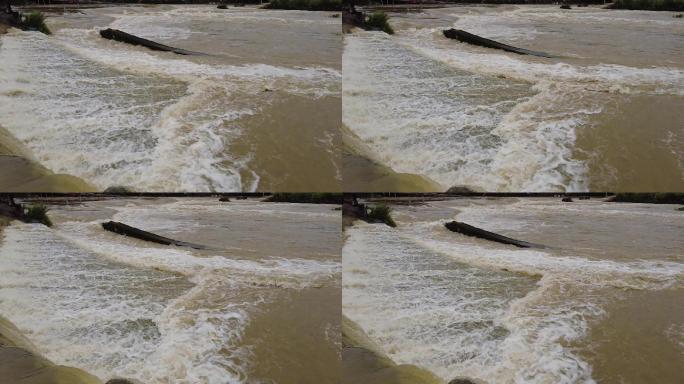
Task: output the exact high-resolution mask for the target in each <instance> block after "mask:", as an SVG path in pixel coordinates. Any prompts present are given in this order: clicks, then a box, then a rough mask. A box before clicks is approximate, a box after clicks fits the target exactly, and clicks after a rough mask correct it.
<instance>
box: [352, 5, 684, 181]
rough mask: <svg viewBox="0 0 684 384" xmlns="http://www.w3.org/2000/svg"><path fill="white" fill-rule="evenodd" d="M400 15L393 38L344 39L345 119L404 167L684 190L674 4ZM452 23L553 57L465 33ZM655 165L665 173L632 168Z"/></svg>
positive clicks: (469, 176) (428, 172) (437, 177)
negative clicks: (467, 39) (497, 46)
mask: <svg viewBox="0 0 684 384" xmlns="http://www.w3.org/2000/svg"><path fill="white" fill-rule="evenodd" d="M391 15H392V17H391V20H390V22H391V23H392V25H393V26H394V28H395V29H396V34H395V35H391V36H390V35H387V34H385V33H382V32H365V31H358V32H354V33H352V34H350V35H347V36H345V39H344V41H345V46H344V54H343V68H344V80H343V84H344V85H343V87H344V90H343V121H344V124H345V125H346V126H347V127H349V128H350V129H351V131H352V132H353V133H354V134H355V135H357V136H358V137H359V138H360V139H361V140H362V141H363V142H364V143H365V144H366V145H367V146H368V147H369V149H370V150H371V152H372V153H373V154H374V155H375V157H376V158H378V159H379V160H380V161H382V162H383V163H385V164H386V165H388V166H390V167H392V168H393V169H394V170H396V171H397V172H409V173H415V174H420V175H423V176H427V177H430V178H431V179H433V180H434V181H436V182H438V183H440V184H441V185H442V187H443V188H444V189H446V188H449V187H451V186H453V185H465V186H470V187H472V188H476V189H482V190H486V191H521V190H525V191H549V190H554V191H555V190H587V189H591V190H614V189H630V190H631V189H634V190H676V189H677V188H679V189H681V187H682V185H683V184H682V183H683V182H684V181H683V180H684V153H683V152H682V148H684V131H683V128H682V127H684V115H683V114H682V111H681V108H679V107H678V106H681V105H682V103H683V102H684V94H683V93H682V90H683V89H684V61H682V59H681V58H682V57H684V50H683V49H684V48H682V44H681V34H682V32H684V27H683V26H682V23H681V22H679V21H678V19H675V18H672V17H671V16H670V14H669V13H667V12H664V13H659V12H636V11H613V10H603V9H595V8H584V9H577V10H573V11H572V12H566V11H563V10H560V9H558V7H557V6H555V5H553V6H495V7H473V6H456V7H451V8H438V9H426V10H424V11H422V12H409V13H396V14H391ZM447 28H458V29H463V30H466V31H468V32H471V33H475V34H478V35H481V36H484V37H487V38H491V39H495V40H498V41H501V42H505V43H508V44H512V45H515V46H519V47H523V48H528V49H534V50H541V51H546V52H549V53H550V54H552V55H554V56H555V58H553V59H545V58H538V57H533V56H521V55H516V54H513V53H507V52H503V51H499V50H494V49H489V48H482V47H477V46H472V45H469V44H466V43H460V42H458V41H456V40H450V39H447V38H445V37H444V36H443V35H442V30H444V29H447ZM626 153H629V154H630V156H626V155H625V154H626ZM625 157H629V158H630V160H625ZM653 167H657V168H658V169H660V170H661V172H660V174H659V175H655V176H653V177H641V178H638V177H635V175H643V174H646V173H648V171H647V169H651V168H653Z"/></svg>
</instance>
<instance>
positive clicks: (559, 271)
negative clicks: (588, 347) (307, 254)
mask: <svg viewBox="0 0 684 384" xmlns="http://www.w3.org/2000/svg"><path fill="white" fill-rule="evenodd" d="M348 236H349V237H348V239H347V241H346V242H345V246H344V249H343V263H344V274H343V286H344V291H343V310H344V312H345V314H347V315H348V316H350V318H352V319H353V320H355V321H357V322H359V324H360V325H361V326H362V327H363V328H364V329H365V330H366V331H368V333H369V335H370V336H371V338H373V339H375V340H377V341H378V342H379V343H380V344H381V345H382V346H383V347H384V348H385V349H386V350H387V352H388V353H389V354H390V355H391V357H393V358H394V359H395V360H396V361H397V362H399V363H411V364H417V365H419V366H423V367H425V368H427V369H430V370H431V371H433V372H435V373H436V374H437V375H439V376H440V377H442V378H443V379H444V380H447V381H448V380H451V379H452V378H454V377H455V376H460V375H465V376H472V377H478V378H481V379H483V380H485V381H487V382H492V383H593V382H594V380H593V378H592V375H591V366H590V365H589V364H588V363H587V362H586V361H584V360H583V359H582V358H581V357H579V356H578V355H577V354H576V353H575V352H574V351H573V350H572V349H571V348H569V347H568V344H570V343H572V342H573V341H579V340H582V338H583V337H584V336H585V335H586V333H587V330H588V324H589V321H590V320H593V319H597V318H600V317H601V316H603V315H604V312H603V309H602V300H603V297H602V296H601V295H600V294H599V290H600V289H602V288H618V289H664V288H668V287H672V286H675V285H678V284H681V283H682V280H683V279H684V264H682V263H675V262H667V261H634V262H615V261H610V260H591V259H588V258H585V257H582V256H573V257H561V256H558V255H554V254H552V253H550V252H543V251H535V250H519V249H513V248H512V247H507V246H495V245H491V244H489V243H487V242H483V241H481V240H478V239H473V238H469V237H466V236H461V235H458V234H454V233H451V232H449V231H448V230H446V229H445V228H444V227H443V223H442V222H417V223H402V222H399V227H398V228H397V229H394V230H393V229H390V228H389V227H386V226H383V225H371V224H355V226H354V227H352V228H350V229H349V230H348ZM390 297H391V299H390Z"/></svg>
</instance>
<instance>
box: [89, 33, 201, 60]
mask: <svg viewBox="0 0 684 384" xmlns="http://www.w3.org/2000/svg"><path fill="white" fill-rule="evenodd" d="M100 36H102V37H104V38H105V39H109V40H116V41H120V42H123V43H128V44H132V45H142V46H143V47H147V48H149V49H151V50H154V51H165V52H173V53H177V54H179V55H205V53H201V52H193V51H188V50H185V49H181V48H174V47H170V46H168V45H164V44H160V43H157V42H155V41H152V40H147V39H143V38H142V37H138V36H135V35H131V34H130V33H126V32H123V31H120V30H118V29H111V28H107V29H103V30H101V31H100Z"/></svg>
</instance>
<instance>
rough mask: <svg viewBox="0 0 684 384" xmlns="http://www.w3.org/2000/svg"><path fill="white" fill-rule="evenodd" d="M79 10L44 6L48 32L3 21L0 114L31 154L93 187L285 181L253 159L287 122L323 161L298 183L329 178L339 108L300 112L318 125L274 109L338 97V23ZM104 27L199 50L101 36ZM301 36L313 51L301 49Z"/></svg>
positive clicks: (292, 15) (235, 13) (251, 15)
mask: <svg viewBox="0 0 684 384" xmlns="http://www.w3.org/2000/svg"><path fill="white" fill-rule="evenodd" d="M82 12H84V14H81V13H73V14H66V15H63V16H55V17H50V18H48V25H49V26H50V27H51V28H52V29H53V30H54V32H55V33H54V35H52V36H45V35H42V34H40V33H32V32H21V31H16V30H14V31H12V32H10V33H9V34H7V35H5V36H3V37H2V39H0V61H1V62H2V66H1V67H0V125H1V126H3V127H5V128H6V129H7V130H8V131H10V132H11V133H12V134H13V135H14V136H15V137H17V138H18V139H19V140H20V141H21V142H23V143H24V144H25V145H26V146H27V147H28V149H29V150H30V152H31V154H32V155H33V157H35V159H36V160H37V161H38V162H39V163H41V164H42V165H44V166H46V167H47V168H49V169H50V170H52V171H53V172H55V173H66V174H71V175H74V176H78V177H80V178H82V179H84V180H85V181H86V182H89V183H91V184H92V185H94V186H95V187H96V188H98V189H100V190H101V189H105V188H107V187H109V186H112V185H124V186H129V187H132V188H134V189H136V190H144V191H176V190H183V191H208V190H221V191H241V190H246V191H251V190H255V189H257V188H260V187H261V188H267V189H268V188H271V186H272V185H274V184H276V185H277V183H278V182H282V180H276V178H277V177H278V175H276V174H275V172H272V171H271V170H270V169H269V167H268V164H264V162H265V161H263V160H261V159H262V158H263V159H267V158H268V159H271V158H273V157H274V156H275V155H276V153H273V151H274V149H272V148H270V147H268V146H267V145H265V144H264V143H263V140H262V139H260V137H261V136H260V135H262V136H263V135H265V134H264V133H261V132H274V133H273V134H274V135H275V134H278V133H279V130H278V129H276V126H277V125H285V126H286V128H287V129H288V130H289V131H290V132H291V135H293V136H295V137H298V136H297V132H300V131H301V132H302V135H305V136H306V137H307V140H300V142H299V150H300V153H303V154H305V156H316V157H317V158H318V159H319V160H320V163H321V167H326V169H327V168H330V169H332V171H329V172H328V174H327V177H320V178H318V179H317V180H314V181H312V185H311V186H308V188H309V189H311V190H317V189H331V190H334V189H339V186H338V187H337V188H335V187H334V186H335V183H336V180H335V177H336V174H335V172H334V169H335V168H336V166H337V164H336V163H337V158H336V156H335V153H336V148H335V145H336V141H335V138H336V131H335V130H336V127H337V125H338V122H339V107H337V108H335V107H333V108H332V109H327V112H329V113H330V115H331V116H329V117H327V119H328V120H325V118H321V117H319V116H318V115H309V118H310V119H311V120H314V121H316V120H318V123H313V126H315V127H316V129H317V131H314V132H308V131H307V132H306V133H304V131H305V130H307V128H306V127H303V126H302V125H301V122H298V121H292V122H283V121H279V119H280V118H279V116H278V115H276V112H274V109H275V110H276V111H277V110H278V108H284V106H289V107H290V108H293V109H294V110H299V111H300V112H301V113H303V114H307V113H309V112H310V110H311V108H312V107H311V105H312V104H314V103H316V102H320V103H321V108H323V109H324V110H326V108H327V107H326V106H325V105H327V104H326V100H337V103H338V104H339V91H340V81H341V75H340V72H339V69H340V68H339V49H338V46H339V43H338V42H337V41H338V40H337V39H338V35H339V30H338V29H339V28H338V26H339V24H335V22H334V21H332V19H331V18H329V17H328V15H327V14H325V13H306V12H289V11H286V12H272V11H265V10H258V9H254V8H245V9H242V10H236V9H231V10H229V11H224V10H218V9H216V8H215V7H214V6H189V7H188V6H185V7H169V6H165V7H161V6H160V7H144V8H142V7H118V8H94V9H86V10H84V11H82ZM338 23H339V21H338ZM103 28H117V29H121V30H124V31H126V32H129V33H132V34H136V35H138V36H141V37H144V38H148V39H152V40H155V41H159V42H161V43H164V44H169V45H174V46H178V47H182V48H185V49H188V50H193V51H200V52H204V53H207V54H208V55H201V56H179V55H174V54H173V53H168V52H165V53H159V52H153V51H150V50H147V49H145V48H141V47H133V46H130V45H128V44H123V43H119V42H113V41H109V40H105V39H103V38H101V37H100V35H99V30H100V29H103ZM273 30H278V31H279V32H278V33H273ZM307 41H309V44H308V46H309V47H310V48H312V49H316V51H317V55H313V54H312V53H304V52H302V46H306V45H307V44H306V43H304V42H307ZM318 46H321V48H320V49H318ZM335 57H337V59H335ZM293 103H294V104H293ZM328 103H330V102H328ZM288 124H289V125H288ZM262 151H263V152H262ZM257 154H258V155H259V161H257V159H256V158H255V157H256V155H257ZM279 155H281V156H283V157H285V158H284V159H283V160H284V161H285V162H292V163H294V162H295V161H296V160H297V159H296V158H295V159H292V158H288V157H287V154H285V153H279ZM315 182H318V184H315ZM337 183H339V182H337ZM290 188H291V189H296V188H297V187H296V186H295V187H294V188H293V187H292V186H290Z"/></svg>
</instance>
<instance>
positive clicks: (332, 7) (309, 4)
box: [264, 0, 342, 11]
mask: <svg viewBox="0 0 684 384" xmlns="http://www.w3.org/2000/svg"><path fill="white" fill-rule="evenodd" d="M264 8H266V9H300V10H305V11H341V10H342V0H271V1H270V2H269V3H268V4H266V5H265V6H264Z"/></svg>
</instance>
